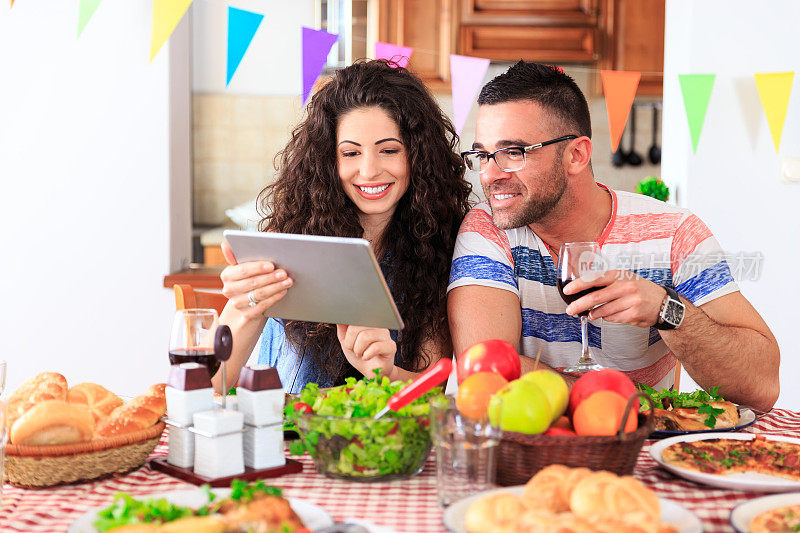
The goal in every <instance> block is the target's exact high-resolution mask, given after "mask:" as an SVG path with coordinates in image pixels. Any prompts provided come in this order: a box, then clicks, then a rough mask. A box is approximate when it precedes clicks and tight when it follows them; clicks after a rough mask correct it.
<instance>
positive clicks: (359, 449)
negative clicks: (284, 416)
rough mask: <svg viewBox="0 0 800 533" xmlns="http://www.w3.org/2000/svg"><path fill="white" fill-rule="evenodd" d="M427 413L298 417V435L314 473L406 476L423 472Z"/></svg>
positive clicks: (346, 476)
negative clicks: (309, 457) (312, 464)
mask: <svg viewBox="0 0 800 533" xmlns="http://www.w3.org/2000/svg"><path fill="white" fill-rule="evenodd" d="M428 423H429V419H428V415H427V414H425V415H420V416H406V417H388V416H386V417H383V418H380V419H378V420H374V419H372V418H343V417H336V416H322V415H317V414H301V415H299V416H298V417H297V428H298V433H299V434H300V438H301V439H302V440H303V442H304V443H305V445H306V448H307V449H308V450H309V451H310V452H311V456H312V457H313V458H314V464H315V466H316V468H317V472H319V473H321V474H324V475H326V476H328V477H333V478H338V479H347V480H350V481H389V480H394V479H407V478H410V477H412V476H415V475H416V474H418V473H420V472H421V471H422V468H423V467H424V466H425V461H426V460H427V459H428V456H429V455H430V452H431V436H430V432H429V431H428Z"/></svg>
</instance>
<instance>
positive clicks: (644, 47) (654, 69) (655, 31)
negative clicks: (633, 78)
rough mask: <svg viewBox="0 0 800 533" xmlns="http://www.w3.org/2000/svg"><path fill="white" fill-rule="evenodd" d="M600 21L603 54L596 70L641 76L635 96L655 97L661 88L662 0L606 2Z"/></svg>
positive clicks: (662, 54) (662, 56)
mask: <svg viewBox="0 0 800 533" xmlns="http://www.w3.org/2000/svg"><path fill="white" fill-rule="evenodd" d="M607 2H608V5H607V8H606V10H605V12H604V13H603V20H602V21H601V24H602V27H603V35H604V40H605V41H606V43H605V47H606V53H604V54H603V57H602V59H601V61H600V63H599V67H600V68H603V69H612V70H636V71H640V72H641V73H642V79H641V81H639V89H638V90H637V93H636V94H637V95H658V96H660V95H661V94H662V92H663V86H664V74H663V72H664V10H665V0H607Z"/></svg>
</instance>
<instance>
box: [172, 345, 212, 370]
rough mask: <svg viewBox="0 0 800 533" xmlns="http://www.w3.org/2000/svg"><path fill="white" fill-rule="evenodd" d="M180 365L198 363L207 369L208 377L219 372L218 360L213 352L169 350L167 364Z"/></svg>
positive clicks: (203, 350)
mask: <svg viewBox="0 0 800 533" xmlns="http://www.w3.org/2000/svg"><path fill="white" fill-rule="evenodd" d="M181 363H200V364H201V365H203V366H205V367H206V368H207V369H208V375H209V376H213V375H214V374H216V372H217V370H219V359H217V356H216V354H215V353H214V350H207V349H199V350H185V349H184V350H178V349H176V350H170V351H169V364H171V365H179V364H181Z"/></svg>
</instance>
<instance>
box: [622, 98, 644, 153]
mask: <svg viewBox="0 0 800 533" xmlns="http://www.w3.org/2000/svg"><path fill="white" fill-rule="evenodd" d="M630 137H631V149H630V151H629V152H628V154H627V155H626V156H625V162H626V163H628V164H629V165H630V166H632V167H638V166H639V165H641V164H642V163H643V162H644V160H643V159H642V156H640V155H639V154H637V153H636V150H635V148H634V146H635V145H636V106H633V107H631V134H630Z"/></svg>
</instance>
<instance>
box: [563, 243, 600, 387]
mask: <svg viewBox="0 0 800 533" xmlns="http://www.w3.org/2000/svg"><path fill="white" fill-rule="evenodd" d="M607 269H608V263H607V261H606V260H605V258H604V257H603V254H601V253H600V245H599V244H598V243H596V242H565V243H564V244H562V245H561V251H560V252H559V254H558V266H557V268H556V274H557V278H556V285H557V286H558V292H559V294H561V298H563V299H564V301H565V302H567V305H569V304H570V303H572V302H574V301H575V300H577V299H578V298H581V297H582V296H585V295H587V294H589V293H590V292H594V291H596V290H598V289H601V288H602V287H591V288H589V289H586V290H585V291H581V292H578V293H575V294H564V286H565V285H566V284H567V283H569V282H570V281H573V280H576V279H578V278H581V277H582V278H584V279H589V280H590V279H591V278H592V277H597V276H600V275H601V274H602V273H603V272H605V271H606V270H607ZM588 315H589V311H584V312H583V313H580V314H579V315H578V316H580V319H581V357H580V359H578V362H577V364H575V365H573V366H571V367H569V368H565V369H564V372H588V371H589V370H597V369H600V368H604V367H603V365H600V364H598V363H596V362H595V361H594V359H592V353H591V351H590V350H589V316H588Z"/></svg>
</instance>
